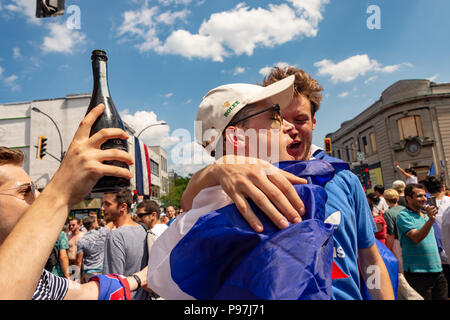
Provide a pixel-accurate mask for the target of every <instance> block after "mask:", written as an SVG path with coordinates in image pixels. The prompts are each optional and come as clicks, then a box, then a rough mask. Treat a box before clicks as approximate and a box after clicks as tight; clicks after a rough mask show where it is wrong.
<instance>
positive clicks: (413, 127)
mask: <svg viewBox="0 0 450 320" xmlns="http://www.w3.org/2000/svg"><path fill="white" fill-rule="evenodd" d="M397 127H398V134H399V136H400V140H405V139H406V138H408V137H422V136H423V130H422V121H421V120H420V116H408V117H404V118H401V119H399V120H397Z"/></svg>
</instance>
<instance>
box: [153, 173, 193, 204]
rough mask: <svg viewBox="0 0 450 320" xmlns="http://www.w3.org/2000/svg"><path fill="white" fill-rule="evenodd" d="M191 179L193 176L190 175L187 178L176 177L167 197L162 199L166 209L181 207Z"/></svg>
mask: <svg viewBox="0 0 450 320" xmlns="http://www.w3.org/2000/svg"><path fill="white" fill-rule="evenodd" d="M191 177H192V174H189V175H188V176H187V177H181V176H176V178H175V179H174V181H171V183H170V187H169V193H168V194H167V195H166V196H162V197H161V201H162V202H163V204H164V207H167V206H173V207H177V208H180V207H181V197H182V196H183V192H184V190H185V189H186V187H187V185H188V183H189V181H190V180H191Z"/></svg>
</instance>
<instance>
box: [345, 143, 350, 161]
mask: <svg viewBox="0 0 450 320" xmlns="http://www.w3.org/2000/svg"><path fill="white" fill-rule="evenodd" d="M345 154H346V156H347V161H350V150H349V148H348V146H345Z"/></svg>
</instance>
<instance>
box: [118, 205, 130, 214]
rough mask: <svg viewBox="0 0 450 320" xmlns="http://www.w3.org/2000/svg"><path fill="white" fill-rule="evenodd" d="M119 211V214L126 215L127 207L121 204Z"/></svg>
mask: <svg viewBox="0 0 450 320" xmlns="http://www.w3.org/2000/svg"><path fill="white" fill-rule="evenodd" d="M119 210H120V212H125V213H128V205H127V204H126V203H122V204H121V205H120V206H119Z"/></svg>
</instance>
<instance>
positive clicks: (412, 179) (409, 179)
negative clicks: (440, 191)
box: [406, 176, 418, 184]
mask: <svg viewBox="0 0 450 320" xmlns="http://www.w3.org/2000/svg"><path fill="white" fill-rule="evenodd" d="M410 183H418V180H417V177H416V176H411V177H409V178H408V179H406V184H410Z"/></svg>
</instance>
